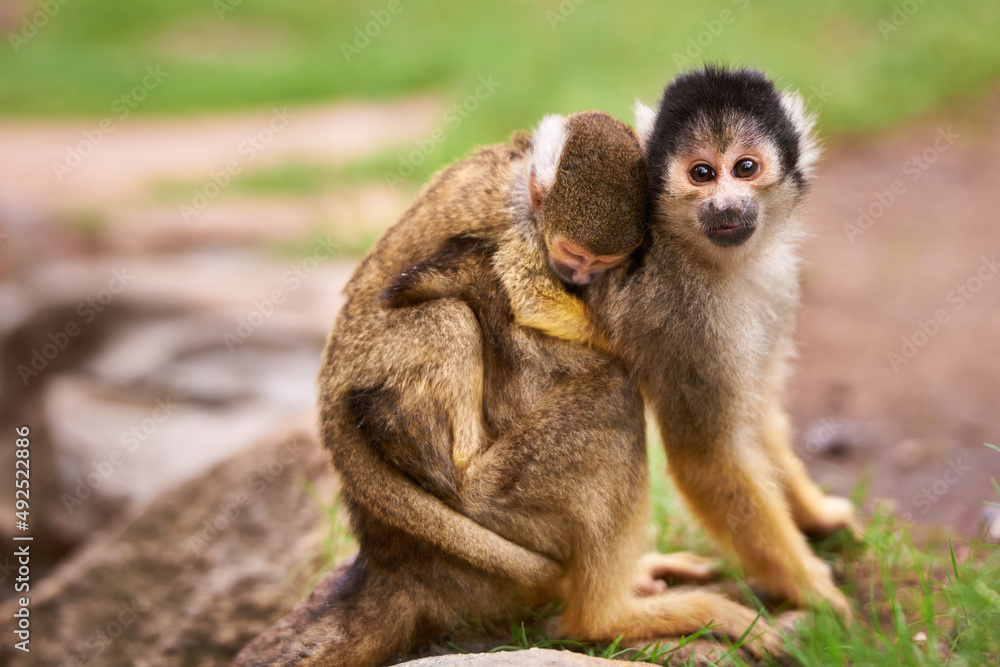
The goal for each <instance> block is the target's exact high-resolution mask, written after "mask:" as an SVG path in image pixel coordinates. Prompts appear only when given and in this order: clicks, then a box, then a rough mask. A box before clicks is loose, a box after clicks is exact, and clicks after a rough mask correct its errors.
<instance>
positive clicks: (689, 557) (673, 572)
mask: <svg viewBox="0 0 1000 667" xmlns="http://www.w3.org/2000/svg"><path fill="white" fill-rule="evenodd" d="M719 574H720V567H719V564H718V563H717V562H716V561H713V560H712V559H710V558H703V557H702V556H696V555H694V554H692V553H689V552H687V551H677V552H674V553H670V554H661V553H656V552H652V553H648V554H646V555H645V556H643V557H642V558H641V559H640V560H639V577H638V579H637V581H636V585H635V591H636V593H638V594H639V595H655V594H657V593H662V592H663V591H665V590H667V582H666V581H664V579H681V580H684V581H694V582H697V583H705V582H708V581H712V580H713V579H715V578H717V577H718V576H719Z"/></svg>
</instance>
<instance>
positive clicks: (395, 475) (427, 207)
mask: <svg viewBox="0 0 1000 667" xmlns="http://www.w3.org/2000/svg"><path fill="white" fill-rule="evenodd" d="M601 122H602V123H603V124H607V120H603V121H601ZM618 125H619V126H620V124H618ZM567 126H568V127H569V126H570V125H569V123H567ZM587 127H588V132H589V131H592V130H593V128H594V127H595V125H593V124H590V123H588V125H587ZM620 127H624V126H620ZM588 136H589V135H588ZM571 138H572V135H571ZM591 140H592V138H591ZM614 141H616V142H622V141H625V142H626V143H628V142H630V143H629V146H626V147H625V148H626V149H625V150H618V151H611V152H604V151H603V149H602V150H601V151H595V152H590V153H589V155H580V152H581V151H582V152H588V151H590V148H589V143H579V142H576V141H575V140H573V141H571V140H567V142H566V146H565V150H566V151H570V153H568V156H569V158H571V159H574V160H577V159H578V160H579V162H576V163H574V171H575V174H574V175H575V177H576V179H575V181H574V185H573V188H572V189H571V190H568V191H567V192H575V193H580V192H582V190H581V188H582V189H584V190H586V192H585V194H586V197H590V198H595V197H596V198H597V199H601V198H602V197H603V198H607V197H609V196H614V195H615V194H617V193H618V192H619V190H621V187H622V186H621V183H620V179H619V177H618V176H615V177H611V175H610V172H612V171H614V172H615V173H616V174H618V175H620V174H622V173H626V174H631V176H630V177H629V178H634V179H638V181H639V186H638V187H640V188H641V187H642V184H643V183H644V179H645V176H644V171H643V169H641V168H636V167H635V164H634V161H635V160H636V159H639V160H640V167H641V155H640V154H639V152H638V148H637V145H635V138H634V136H633V135H632V134H631V132H630V131H625V132H619V133H618V134H617V138H614ZM531 149H532V147H531V146H530V145H529V144H528V142H526V141H525V140H524V139H523V138H522V137H518V138H515V139H514V141H513V142H512V143H511V144H509V145H499V146H491V147H488V148H485V149H482V150H480V151H479V152H478V153H477V154H476V155H475V156H474V157H472V158H470V159H469V160H466V161H464V162H462V163H460V164H458V165H456V166H455V167H452V168H451V169H449V170H447V171H445V172H443V173H442V174H440V175H439V176H438V177H437V178H436V179H435V180H434V181H433V182H432V183H431V184H430V185H429V186H428V187H427V188H426V189H425V190H424V193H423V194H422V195H421V197H420V199H418V201H417V202H416V203H415V204H414V205H413V206H412V207H411V208H410V210H409V211H408V212H407V213H406V214H405V215H404V217H403V219H402V220H401V221H400V222H399V223H398V224H397V225H396V226H394V227H393V228H392V229H391V230H390V231H389V232H388V233H387V234H386V235H385V236H384V237H383V238H382V240H381V241H380V242H379V243H378V244H377V245H376V247H375V248H374V249H373V250H372V252H371V253H369V255H368V256H367V257H366V259H365V260H364V262H363V263H362V264H361V266H360V267H359V268H358V270H357V272H356V273H355V275H354V277H353V278H352V280H351V282H350V284H349V285H348V288H347V294H348V302H347V304H346V305H345V307H344V309H343V311H342V312H341V314H340V316H339V318H338V320H337V324H336V326H335V328H334V331H333V332H332V334H331V336H330V339H329V342H328V346H327V350H326V354H325V357H324V362H323V369H322V372H321V380H320V387H321V399H320V405H321V423H320V426H321V431H322V436H323V439H324V441H325V443H326V444H327V446H328V447H329V448H330V451H331V455H332V458H333V462H334V465H335V466H336V468H337V470H338V471H339V472H340V474H341V478H342V486H343V497H344V499H345V500H346V503H347V506H348V508H349V510H350V513H351V518H352V525H353V528H354V531H355V533H356V535H357V537H358V540H359V542H360V547H361V550H360V554H359V557H358V559H357V561H356V562H355V563H354V565H353V566H352V568H351V570H350V571H349V573H348V575H346V576H345V578H344V580H343V582H342V584H341V585H340V586H339V587H338V589H337V591H336V592H335V593H334V594H333V595H332V596H331V597H330V599H329V601H328V603H326V604H325V605H324V606H323V608H322V610H320V611H318V612H317V613H316V616H315V619H314V620H313V622H312V624H310V625H309V626H308V627H307V629H306V630H305V632H303V633H302V634H301V636H299V637H298V638H296V640H295V641H294V642H293V643H292V644H290V645H286V646H283V647H281V648H280V649H278V650H277V651H275V649H273V647H267V648H266V649H265V648H260V647H258V648H259V650H258V648H255V647H254V646H253V645H252V646H251V647H249V648H248V649H247V650H245V651H244V653H243V654H241V656H240V657H239V658H238V659H237V664H241V665H246V664H293V663H294V664H299V665H351V666H354V665H358V666H364V665H376V664H380V663H381V662H383V661H385V660H386V659H388V658H390V657H391V656H392V655H393V654H395V653H398V652H400V651H403V650H406V649H407V648H410V647H412V646H414V645H416V644H418V643H419V642H421V641H423V640H426V639H428V638H430V637H432V636H434V635H435V634H437V633H440V632H441V631H443V630H444V629H446V628H449V627H451V626H453V625H455V624H456V623H459V622H460V621H461V620H462V619H463V618H465V617H467V616H470V615H471V616H476V617H478V618H480V619H483V620H488V619H497V618H505V617H507V616H509V615H510V614H511V613H513V612H514V611H515V610H517V609H518V608H521V607H530V606H534V605H537V604H539V603H541V602H544V601H547V600H551V599H553V598H554V597H555V596H556V595H557V594H558V593H560V592H562V593H564V594H565V596H566V608H565V612H564V614H563V617H562V619H561V627H562V630H563V632H564V633H565V634H566V635H568V636H570V637H573V638H576V639H579V640H598V641H612V640H614V639H615V638H616V637H618V636H623V637H624V639H625V640H626V641H629V640H632V641H637V640H646V639H656V638H659V637H664V636H675V635H678V634H687V633H691V632H694V631H697V630H698V629H700V628H701V627H703V626H704V625H706V624H708V623H713V622H714V623H717V624H719V632H720V633H722V634H726V635H729V636H731V637H738V636H740V635H741V634H742V633H743V632H744V631H745V630H746V629H747V627H748V626H749V625H750V624H751V623H753V622H754V620H755V614H754V613H753V612H752V611H750V610H749V609H746V608H745V607H742V606H740V605H738V604H736V603H733V602H731V601H729V600H726V599H724V598H722V597H719V596H717V595H714V594H711V593H707V592H702V591H695V592H690V593H672V592H671V593H664V594H661V595H654V596H651V597H645V598H643V597H639V596H638V595H636V594H635V592H634V591H633V588H632V587H633V584H634V582H635V581H636V580H637V579H638V578H639V577H638V571H639V567H640V565H639V563H640V558H639V557H640V553H639V550H640V545H641V543H642V539H643V533H644V529H645V525H646V521H647V504H648V502H647V494H648V479H647V466H646V458H645V456H646V451H645V439H644V428H645V425H644V415H643V406H642V401H641V399H640V395H639V393H638V388H637V386H636V384H635V382H634V380H633V378H632V375H631V373H630V372H629V371H628V370H627V368H626V367H625V366H624V365H623V364H622V362H621V361H620V360H619V359H617V358H616V357H614V356H612V355H610V354H608V353H607V352H606V351H604V350H603V347H604V345H603V344H602V339H601V338H600V337H599V336H597V335H596V334H595V331H594V329H593V327H592V326H591V324H590V316H589V313H588V311H587V308H586V306H585V305H584V303H583V302H582V301H581V300H580V299H579V298H577V297H576V296H574V294H572V293H571V292H570V291H568V290H567V288H566V287H565V286H563V284H562V283H560V282H559V281H558V280H557V279H556V278H555V276H554V275H553V274H552V272H551V271H550V270H549V267H548V262H547V257H546V245H545V242H544V239H545V235H546V233H547V230H546V229H544V227H545V225H546V220H547V215H548V213H549V211H550V210H552V202H553V200H552V197H554V196H556V195H557V193H559V192H560V189H559V188H558V187H556V186H557V185H558V183H559V182H560V181H559V178H560V176H557V177H556V186H553V187H552V189H551V191H549V192H548V193H545V199H544V204H543V206H542V207H541V210H533V209H532V204H531V201H532V199H533V197H532V196H531V194H530V193H531V192H532V191H531V184H530V181H529V179H531V178H532V177H533V176H534V174H533V173H532V172H530V170H528V169H526V165H527V160H528V158H529V156H530V154H531ZM566 158H567V155H564V156H563V159H564V160H565V159H566ZM622 161H624V163H622ZM560 166H563V163H562V162H561V163H560ZM578 169H586V170H589V176H586V177H583V178H581V177H580V176H581V175H580V173H579V171H576V170H578ZM616 179H617V180H616ZM630 187H631V186H630ZM608 188H611V189H610V192H609V191H608ZM634 191H635V190H634V188H632V194H634ZM626 194H627V193H626ZM574 196H575V195H574ZM579 196H584V195H579ZM618 201H628V196H626V197H624V198H620V199H619V200H618ZM642 203H643V199H642V198H639V199H638V200H637V201H636V200H634V199H633V200H632V203H631V204H630V205H628V206H625V207H624V208H622V207H619V208H617V209H616V212H615V214H616V216H617V217H616V220H617V224H616V225H608V224H606V223H605V224H604V226H603V227H601V231H600V234H601V235H602V236H607V235H619V236H621V237H622V238H625V239H635V240H638V239H639V238H640V237H641V232H642V228H643V226H644V224H645V214H644V208H643V205H642ZM554 208H555V209H556V211H566V210H572V207H563V208H560V207H558V206H556V207H554ZM562 231H563V233H565V231H566V228H563V230H562ZM574 238H576V237H574ZM577 240H580V241H582V239H577ZM608 242H609V243H610V242H611V240H609V241H608ZM587 243H594V241H593V239H590V240H588V241H587ZM618 243H621V241H620V240H619V241H618ZM626 243H628V242H626ZM605 247H607V246H605ZM700 565H701V564H694V565H693V566H692V567H695V568H697V567H698V566H700ZM661 567H663V568H664V569H665V570H666V569H669V568H670V567H673V568H675V569H676V568H681V569H682V568H683V567H684V564H683V562H682V561H680V560H673V561H669V562H667V563H664V564H662V565H661ZM760 630H761V632H765V633H767V634H765V635H764V636H763V637H762V638H761V639H760V640H759V641H758V642H757V643H755V644H754V646H755V647H757V648H760V647H762V646H764V645H769V646H773V642H774V636H773V635H772V634H770V633H769V632H768V631H767V628H766V627H763V624H761V628H760Z"/></svg>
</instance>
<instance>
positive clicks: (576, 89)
mask: <svg viewBox="0 0 1000 667" xmlns="http://www.w3.org/2000/svg"><path fill="white" fill-rule="evenodd" d="M236 1H237V0H216V3H215V4H216V5H219V6H225V5H223V4H222V3H226V2H233V3H235V2H236ZM400 1H401V3H402V4H401V8H402V9H401V11H400V12H399V14H398V15H395V16H392V18H391V21H389V22H388V23H387V25H385V27H383V28H380V30H379V33H378V34H377V35H376V36H375V37H374V38H372V39H371V41H370V43H369V44H368V45H367V46H365V47H364V48H363V49H361V50H360V52H359V53H357V54H353V55H352V57H351V60H350V62H348V61H347V58H345V55H344V52H343V48H344V46H343V45H344V44H349V43H351V42H352V40H354V39H355V36H356V33H355V30H356V29H357V28H362V29H363V28H364V27H365V25H366V23H368V22H370V21H372V20H373V19H372V14H371V12H372V11H376V12H378V11H381V10H383V9H384V8H385V7H386V6H387V4H388V0H374V1H371V2H344V1H343V0H299V1H297V2H283V1H282V0H242V2H240V3H239V4H238V5H235V6H233V10H232V11H230V12H225V13H224V14H223V15H222V18H220V16H219V13H217V10H216V8H215V5H213V3H212V2H207V1H206V0H171V2H161V1H159V0H70V1H69V2H67V3H66V4H63V5H59V4H58V3H56V2H55V0H53V2H54V6H57V7H58V11H56V12H55V13H54V15H52V16H51V18H49V19H48V20H47V24H46V25H44V26H42V27H41V28H40V29H39V30H38V32H37V35H35V36H34V37H32V38H31V39H30V40H28V41H27V42H24V43H22V42H20V41H19V43H18V44H16V47H17V52H15V50H14V48H13V46H12V44H11V42H10V40H11V38H10V36H11V35H18V34H19V33H20V32H21V31H22V29H23V24H22V23H21V21H20V20H19V19H14V20H11V19H8V23H7V25H6V26H5V29H4V35H5V36H6V40H5V41H7V42H8V44H7V45H5V47H4V48H0V110H2V112H3V113H4V114H8V115H9V114H18V115H38V114H50V115H70V114H74V115H75V114H86V115H92V116H104V115H114V114H113V113H112V111H111V106H112V103H113V101H114V100H115V99H116V98H118V97H119V96H121V95H123V94H127V93H128V92H129V91H130V90H131V89H133V88H134V87H135V86H136V85H138V84H139V83H140V82H141V81H142V79H143V76H144V72H145V69H146V67H147V66H150V65H153V66H155V65H159V66H160V67H161V68H162V70H163V71H165V72H168V73H169V76H168V77H167V78H166V80H165V81H163V83H162V84H160V85H159V86H158V87H156V88H155V89H154V90H152V91H150V92H148V95H147V97H146V99H145V100H144V101H143V102H141V103H140V104H139V105H138V106H137V108H136V109H135V111H134V112H133V113H139V114H151V113H164V112H167V113H187V112H202V111H207V110H227V109H242V108H247V107H267V106H273V105H281V104H308V103H314V102H320V101H324V102H325V101H329V100H337V99H354V98H369V99H391V98H395V97H398V96H401V95H407V94H414V93H422V92H432V93H436V94H438V95H439V96H440V97H441V98H442V99H443V100H444V101H445V103H446V104H447V105H451V104H454V103H456V102H459V101H460V100H462V99H463V98H465V97H466V96H468V95H470V94H472V93H473V92H474V90H475V88H476V86H477V81H478V79H479V77H481V76H486V77H493V78H494V80H496V81H498V82H500V87H499V89H497V90H496V91H495V92H494V93H493V94H492V95H491V96H490V97H489V98H488V99H486V100H485V101H483V102H482V103H481V104H480V106H479V108H478V109H477V110H476V111H474V112H472V113H471V114H470V115H469V117H468V118H467V119H466V120H464V121H463V122H461V123H459V124H458V126H457V127H450V126H449V125H448V124H447V123H445V121H444V119H443V118H442V126H443V127H446V128H447V129H448V137H447V139H446V140H445V142H444V143H443V145H442V146H440V147H439V149H438V150H436V151H435V153H434V154H433V155H432V156H431V158H430V161H431V163H432V164H431V167H432V168H433V167H436V166H440V165H441V164H443V163H444V162H447V161H449V160H451V159H453V158H455V157H456V156H459V155H462V154H464V153H466V152H467V151H468V150H469V148H470V147H471V146H473V145H475V144H478V143H483V142H487V141H494V140H499V139H503V138H504V137H506V136H507V134H508V133H509V132H510V130H511V129H513V128H519V127H529V126H531V125H533V124H535V123H536V122H537V121H538V119H539V118H540V117H541V116H542V115H543V114H545V113H550V112H571V111H575V110H580V109H586V108H604V109H606V110H608V111H610V112H612V113H615V114H617V115H619V116H621V117H626V118H627V117H629V116H630V106H631V104H632V101H633V100H634V99H635V97H636V96H639V97H642V98H644V99H646V100H654V99H655V98H656V97H657V96H658V94H659V92H660V91H661V89H662V86H663V84H664V82H665V81H666V80H667V79H668V78H669V77H671V76H672V75H673V74H675V73H676V72H677V71H678V69H679V68H683V67H686V66H689V65H690V64H692V63H699V62H702V61H704V60H707V59H713V60H721V61H725V62H728V63H738V64H746V65H752V66H756V67H761V68H765V69H767V70H769V71H771V72H772V73H774V74H775V75H776V77H778V79H779V81H780V82H781V83H782V84H783V85H791V86H795V87H798V88H800V89H802V90H803V91H805V92H806V95H807V96H809V95H814V92H811V91H821V94H819V95H815V96H814V102H815V103H816V105H817V106H819V107H821V111H822V119H823V120H822V123H823V129H824V131H825V132H826V133H827V134H830V133H833V134H835V133H839V132H847V131H868V130H877V129H880V128H884V127H887V126H889V125H891V124H894V123H896V122H898V121H900V120H902V119H906V118H910V117H913V116H915V115H921V114H925V113H928V112H931V111H933V110H935V109H939V108H941V107H942V106H945V105H953V106H962V105H965V104H968V103H970V102H973V101H976V100H978V99H981V98H982V97H983V96H984V95H985V94H987V93H988V91H989V90H990V87H991V86H993V85H994V84H995V82H996V80H997V77H998V76H1000V40H997V39H996V35H997V34H1000V11H998V10H997V9H996V3H995V2H993V1H992V0H958V1H956V2H948V3H943V2H926V3H925V4H922V5H920V8H919V10H918V11H917V12H916V13H915V14H914V15H913V16H911V17H908V18H907V20H906V22H905V23H903V24H902V26H901V27H900V29H899V30H897V31H894V32H892V33H890V34H889V35H888V36H887V37H884V36H883V34H882V32H881V31H880V29H879V27H878V22H879V21H880V20H888V19H889V18H890V17H891V15H892V13H893V7H894V6H898V5H899V4H900V2H899V0H877V1H874V2H865V1H863V0H845V1H844V2H838V3H829V2H828V3H802V2H794V1H793V0H767V1H765V0H729V1H724V2H720V3H711V4H710V3H663V2H655V1H654V0H643V1H641V2H635V3H629V4H628V5H621V4H619V3H609V2H599V1H597V0H587V1H586V2H582V3H581V4H579V6H577V7H576V8H575V9H574V10H573V11H572V13H569V14H568V16H566V17H565V20H560V21H558V22H555V21H554V20H553V17H558V18H560V19H561V18H562V17H561V16H560V15H559V14H558V12H559V8H560V2H558V1H557V0H546V1H541V2H540V1H538V0H520V1H514V0H508V1H503V2H491V3H455V2H442V1H440V0H437V1H435V0H422V1H421V2H414V1H413V0H400ZM577 1H579V0H577ZM913 1H914V2H916V1H917V0H913ZM562 6H563V7H572V6H573V3H572V2H571V0H563V2H562ZM724 10H725V11H728V12H730V13H729V14H725V15H723V14H722V12H723V11H724ZM29 15H30V13H29ZM723 21H728V24H726V23H724V22H723ZM712 30H714V31H715V32H716V33H717V34H716V35H713V34H712ZM699 39H700V40H701V42H702V43H703V44H705V46H697V41H698V40H699ZM692 44H695V46H694V47H692V46H691V45H692ZM688 48H691V49H693V50H692V51H691V53H690V55H693V56H694V57H693V58H690V59H688V56H687V55H686V54H685V50H686V49H688ZM821 98H827V99H821Z"/></svg>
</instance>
